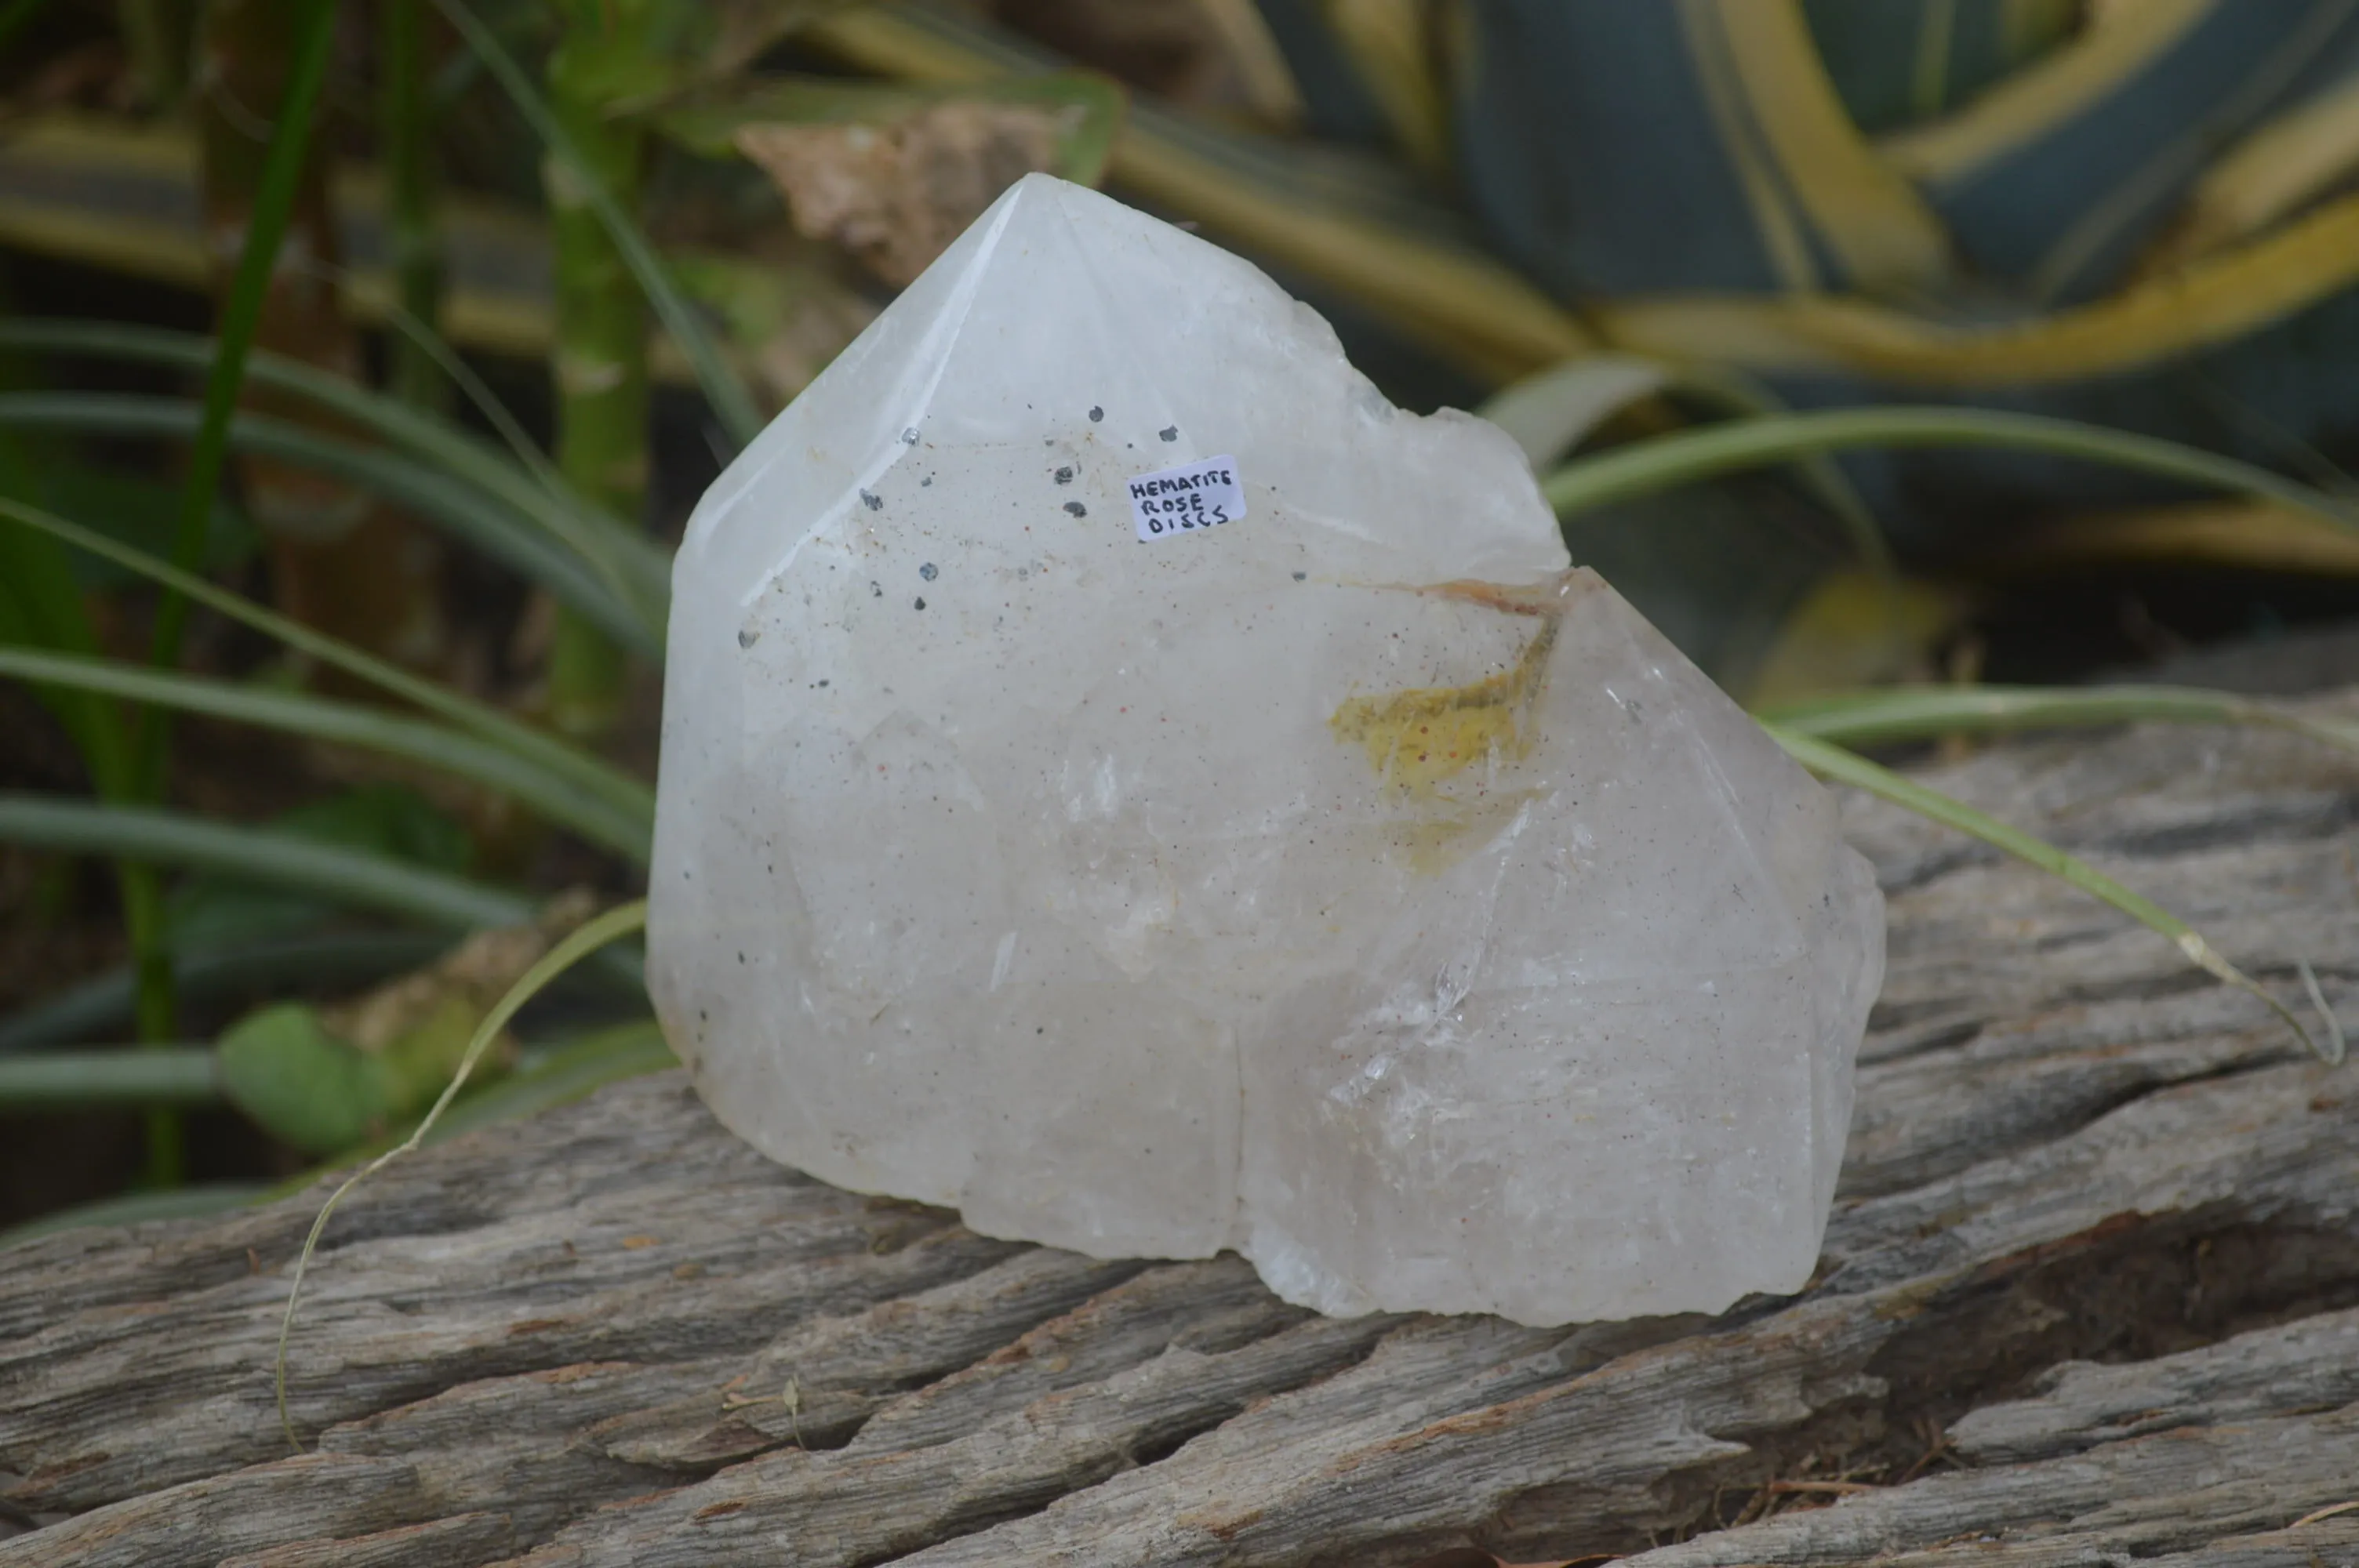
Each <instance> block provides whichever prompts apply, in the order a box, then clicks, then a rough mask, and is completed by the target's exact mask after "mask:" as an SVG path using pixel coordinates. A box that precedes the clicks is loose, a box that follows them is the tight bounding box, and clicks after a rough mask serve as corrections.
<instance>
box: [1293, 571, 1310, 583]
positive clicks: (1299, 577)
mask: <svg viewBox="0 0 2359 1568" xmlns="http://www.w3.org/2000/svg"><path fill="white" fill-rule="evenodd" d="M1309 576H1310V573H1309V572H1296V573H1295V574H1294V580H1295V581H1297V582H1300V581H1302V580H1303V579H1305V578H1307V577H1309Z"/></svg>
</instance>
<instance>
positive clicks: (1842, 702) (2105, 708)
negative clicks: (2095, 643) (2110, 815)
mask: <svg viewBox="0 0 2359 1568" xmlns="http://www.w3.org/2000/svg"><path fill="white" fill-rule="evenodd" d="M1756 717H1758V718H1759V719H1762V721H1763V722H1765V723H1769V724H1774V725H1776V726H1777V728H1778V729H1780V730H1785V731H1787V732H1788V733H1790V734H1795V735H1808V736H1810V737H1811V738H1812V739H1814V740H1819V741H1828V742H1831V743H1832V744H1834V745H1839V746H1881V745H1894V744H1898V743H1901V742H1905V741H1930V740H1932V739H1933V738H1935V737H1936V736H1940V735H1973V734H2003V733H2006V732H2008V731H2011V730H2057V729H2074V728H2082V727H2089V726H2095V725H2103V724H2136V723H2140V722H2144V721H2147V720H2161V721H2167V722H2169V723H2174V724H2251V725H2258V726H2261V727H2264V728H2267V729H2272V730H2291V731H2293V732H2294V733H2296V734H2298V735H2306V736H2308V737H2310V739H2311V740H2313V741H2321V742H2322V743H2324V744H2326V745H2329V746H2334V747H2337V748H2340V749H2341V750H2343V751H2345V752H2359V723H2352V722H2350V721H2348V720H2341V719H2313V718H2310V717H2309V716H2307V715H2304V714H2300V713H2295V712H2292V711H2290V710H2288V709H2286V708H2278V707H2276V706H2274V705H2272V704H2269V703H2266V702H2256V701H2253V700H2252V699H2251V698H2249V697H2232V696H2230V695H2228V694H2227V693H2225V692H2217V691H2204V690H2201V689H2199V688H2196V687H2174V686H2094V687H2005V686H1968V687H1956V686H1931V687H1886V688H1883V689H1879V690H1875V691H1863V692H1846V693H1838V694H1830V695H1828V696H1825V697H1811V698H1809V699H1807V700H1805V701H1800V702H1791V703H1785V704H1782V705H1780V706H1778V707H1776V708H1764V709H1762V710H1761V711H1760V712H1759V713H1758V714H1757V715H1756Z"/></svg>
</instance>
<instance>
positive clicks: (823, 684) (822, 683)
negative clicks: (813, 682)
mask: <svg viewBox="0 0 2359 1568" xmlns="http://www.w3.org/2000/svg"><path fill="white" fill-rule="evenodd" d="M819 684H820V685H821V686H825V685H826V684H827V682H825V681H821V682H820V683H819Z"/></svg>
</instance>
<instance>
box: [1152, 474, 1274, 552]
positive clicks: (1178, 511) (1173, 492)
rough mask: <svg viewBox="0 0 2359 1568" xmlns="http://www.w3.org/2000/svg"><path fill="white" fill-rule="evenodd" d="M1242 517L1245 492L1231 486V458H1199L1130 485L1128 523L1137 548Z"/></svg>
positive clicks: (1233, 478)
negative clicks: (1133, 530) (1133, 529)
mask: <svg viewBox="0 0 2359 1568" xmlns="http://www.w3.org/2000/svg"><path fill="white" fill-rule="evenodd" d="M1244 515H1245V486H1243V485H1241V484H1239V483H1238V482H1237V460H1236V459H1234V458H1201V459H1199V460H1196V461H1195V462H1192V463H1188V464H1185V465H1183V466H1181V467H1180V468H1176V469H1159V470H1157V471H1155V472H1154V473H1143V474H1140V475H1139V476H1138V477H1137V478H1136V479H1135V480H1132V481H1130V518H1131V521H1132V522H1134V523H1136V524H1138V538H1139V542H1140V543H1141V544H1145V543H1146V542H1147V541H1148V540H1150V539H1168V538H1169V537H1170V536H1171V535H1174V534H1193V533H1197V532H1199V531H1201V530H1202V529H1206V528H1217V527H1219V526H1220V525H1221V524H1223V523H1234V522H1235V521H1236V520H1237V519H1238V518H1240V517H1242V516H1244Z"/></svg>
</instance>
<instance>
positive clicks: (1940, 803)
mask: <svg viewBox="0 0 2359 1568" xmlns="http://www.w3.org/2000/svg"><path fill="white" fill-rule="evenodd" d="M1761 727H1762V729H1764V730H1767V731H1768V733H1769V736H1770V738H1771V739H1772V740H1774V741H1777V743H1778V744H1779V745H1780V746H1783V747H1784V748H1786V751H1787V752H1788V755H1790V756H1792V757H1793V759H1794V760H1795V761H1796V762H1799V763H1801V764H1802V765H1803V766H1804V767H1806V768H1808V769H1810V772H1812V773H1816V774H1818V775H1819V776H1820V777H1821V778H1826V779H1832V780H1834V781H1835V782H1837V783H1838V784H1850V785H1851V786H1852V787H1854V789H1861V790H1864V791H1866V792H1867V793H1868V794H1870V795H1875V797H1877V798H1878V799H1880V800H1887V801H1890V802H1891V803H1892V804H1893V805H1895V806H1900V807H1902V808H1903V809H1905V810H1908V811H1911V812H1914V813H1916V814H1917V815H1918V816H1922V817H1924V818H1926V819H1927V820H1928V821H1931V822H1938V823H1940V824H1941V825H1942V826H1943V827H1954V828H1956V829H1957V830H1958V831H1959V832H1961V833H1965V834H1969V835H1971V836H1973V838H1979V839H1981V840H1982V841H1983V842H1984V843H1985V844H1989V845H1991V846H1993V847H1994V848H1996V849H2004V850H2005V851H2006V853H2008V854H2010V855H2013V856H2014V857H2015V858H2016V859H2017V860H2022V861H2024V862H2025V863H2026V864H2028V865H2032V866H2036V867H2038V869H2039V870H2041V871H2046V872H2048V873H2049V875H2051V876H2055V877H2060V878H2062V879H2063V880H2064V881H2067V882H2070V883H2071V885H2072V886H2074V887H2076V888H2079V889H2080V890H2081V891H2082V892H2085V893H2088V894H2090V895H2092V896H2093V897H2095V898H2097V899H2099V900H2102V901H2103V902H2104V903H2109V904H2111V905H2113V906H2114V908H2115V909H2118V910H2120V911H2121V912H2122V913H2123V914H2126V915H2128V916H2129V917H2130V918H2131V919H2132V920H2135V921H2136V922H2137V923H2138V924H2139V925H2143V926H2145V927H2146V928H2147V930H2149V931H2152V932H2154V933H2156V934H2157V935H2161V936H2164V937H2167V938H2169V941H2170V943H2171V945H2172V946H2175V947H2177V948H2178V949H2179V950H2180V953H2182V954H2183V955H2185V956H2186V958H2187V961H2188V962H2189V963H2190V964H2193V965H2194V966H2195V967H2196V968H2200V969H2201V970H2202V971H2203V972H2204V973H2206V974H2208V975H2210V976H2212V978H2213V979H2218V980H2221V981H2223V982H2224V983H2225V984H2228V985H2232V986H2234V987H2235V988H2236V989H2239V990H2242V991H2247V992H2249V993H2251V994H2252V995H2253V996H2256V997H2257V998H2259V999H2260V1000H2261V1001H2262V1002H2264V1003H2265V1004H2267V1007H2268V1009H2269V1011H2272V1012H2274V1013H2276V1014H2277V1017H2278V1018H2279V1019H2281V1020H2282V1021H2284V1023H2285V1026H2286V1027H2287V1028H2288V1029H2290V1030H2292V1031H2293V1033H2294V1037H2295V1038H2296V1039H2298V1040H2299V1041H2300V1042H2301V1044H2302V1045H2303V1047H2304V1048H2305V1049H2307V1050H2310V1051H2312V1052H2315V1053H2316V1054H2318V1055H2319V1056H2321V1058H2323V1059H2325V1060H2326V1061H2328V1062H2336V1061H2338V1060H2339V1053H2337V1052H2334V1051H2332V1050H2330V1049H2328V1048H2326V1047H2322V1046H2321V1045H2320V1044H2319V1043H2318V1042H2317V1041H2314V1040H2312V1039H2311V1038H2310V1031H2308V1030H2307V1029H2304V1028H2303V1027H2302V1026H2301V1021H2300V1020H2299V1019H2298V1018H2296V1017H2295V1016H2294V1015H2293V1013H2292V1011H2291V1010H2290V1009H2288V1007H2287V1006H2286V1005H2285V1003H2283V1002H2281V1001H2279V1000H2277V998H2276V997H2274V996H2272V995H2270V994H2269V992H2268V991H2267V989H2264V988H2263V987H2262V986H2261V984H2260V982H2258V981H2257V980H2255V979H2252V978H2251V977H2250V976H2248V975H2246V974H2245V972H2244V971H2243V970H2242V969H2239V968H2236V967H2235V966H2234V964H2231V963H2230V962H2228V960H2227V959H2225V958H2223V957H2221V956H2220V954H2219V953H2218V952H2217V951H2216V950H2215V949H2214V948H2213V947H2212V945H2211V944H2210V943H2209V942H2206V941H2205V940H2204V939H2203V937H2202V936H2201V934H2199V933H2198V932H2197V931H2196V930H2195V928H2194V927H2192V926H2190V925H2188V924H2187V922H2185V921H2183V920H2181V919H2180V918H2179V917H2178V916H2177V915H2175V914H2171V913H2170V912H2169V910H2167V909H2165V908H2163V907H2162V906H2161V905H2160V904H2158V903H2154V902H2153V901H2152V900H2150V899H2147V898H2144V897H2142V896H2140V895H2139V894H2137V893H2135V892H2131V891H2130V890H2129V889H2127V888H2125V887H2124V886H2122V884H2121V883H2119V882H2117V881H2114V880H2113V879H2112V878H2111V877H2109V876H2106V875H2105V874H2104V872H2103V871H2098V870H2097V869H2096V868H2095V867H2094V866H2092V865H2090V864H2089V863H2088V862H2087V861H2085V860H2080V859H2078V858H2077V857H2075V856H2072V855H2068V854H2066V853H2065V852H2064V851H2063V850H2061V849H2058V848H2056V847H2055V846H2054V845H2053V844H2049V843H2047V842H2046V841H2044V840H2042V839H2039V838H2033V837H2032V836H2031V835H2030V834H2028V833H2026V832H2024V831H2023V830H2022V829H2021V828H2018V827H2008V826H2007V825H2006V823H2004V822H2001V821H1999V820H1998V819H1997V818H1996V817H1995V816H1986V815H1984V813H1982V812H1979V811H1976V810H1975V809H1974V808H1973V806H1968V805H1967V804H1965V802H1963V801H1962V800H1954V799H1952V798H1951V797H1950V796H1949V795H1943V794H1942V793H1941V792H1940V791H1939V790H1935V789H1928V788H1927V787H1926V786H1925V785H1923V784H1919V783H1917V782H1916V781H1914V780H1913V779H1907V778H1903V777H1902V776H1901V775H1900V774H1898V773H1894V772H1893V771H1892V770H1891V769H1889V768H1886V767H1880V766H1878V765H1877V764H1876V763H1875V762H1869V761H1868V760H1867V759H1866V758H1865V757H1863V756H1860V755H1858V754H1857V753H1856V752H1847V751H1845V750H1843V748H1842V747H1840V746H1832V745H1829V744H1828V743H1827V742H1826V741H1821V740H1820V739H1818V738H1817V737H1815V736H1811V735H1805V734H1801V733H1799V732H1797V731H1795V730H1783V729H1780V728H1778V727H1777V725H1775V724H1767V723H1765V724H1763V725H1762V726H1761Z"/></svg>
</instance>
